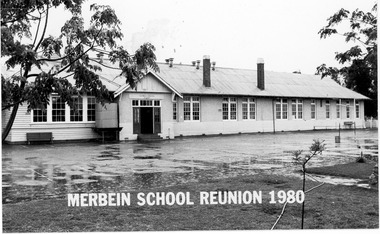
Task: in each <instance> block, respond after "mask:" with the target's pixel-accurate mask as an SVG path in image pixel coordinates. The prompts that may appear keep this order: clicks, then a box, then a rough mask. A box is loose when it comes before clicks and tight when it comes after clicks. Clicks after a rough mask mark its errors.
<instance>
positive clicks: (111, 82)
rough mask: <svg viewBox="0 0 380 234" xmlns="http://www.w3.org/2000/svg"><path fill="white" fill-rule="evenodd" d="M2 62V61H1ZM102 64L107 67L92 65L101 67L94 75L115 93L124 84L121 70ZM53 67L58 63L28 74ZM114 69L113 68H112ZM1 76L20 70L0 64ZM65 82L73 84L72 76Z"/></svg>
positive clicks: (14, 74) (106, 63)
mask: <svg viewBox="0 0 380 234" xmlns="http://www.w3.org/2000/svg"><path fill="white" fill-rule="evenodd" d="M2 62H3V61H2ZM104 64H105V65H107V66H108V67H105V66H101V65H99V64H96V63H93V65H98V66H99V67H101V69H102V70H101V71H97V72H96V74H98V75H99V78H100V80H101V81H102V83H103V85H104V86H106V88H107V89H108V90H109V91H115V90H117V89H118V88H120V87H121V86H122V85H124V84H125V83H126V80H125V78H123V77H121V76H120V73H121V69H119V68H116V67H115V65H113V64H111V63H110V62H109V61H107V60H105V61H104ZM54 66H60V63H57V62H48V63H46V64H44V65H42V66H41V69H38V68H37V67H36V66H33V67H32V69H31V71H30V72H29V74H34V73H37V74H38V73H40V72H42V71H44V72H49V71H50V70H51V69H52V68H53V67H54ZM113 67H115V68H113ZM1 74H2V75H3V76H4V77H5V78H6V79H7V78H10V77H12V76H18V75H20V69H19V66H16V67H14V68H9V69H7V68H6V66H5V65H4V62H3V63H2V67H1ZM69 74H70V73H68V72H66V71H63V72H62V73H60V74H59V75H58V77H66V76H68V75H69ZM66 78H67V80H68V81H69V82H70V83H72V84H74V83H75V81H74V77H73V76H68V77H66ZM28 80H29V81H33V80H34V77H31V78H29V79H28Z"/></svg>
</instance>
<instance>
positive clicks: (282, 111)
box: [276, 99, 288, 119]
mask: <svg viewBox="0 0 380 234" xmlns="http://www.w3.org/2000/svg"><path fill="white" fill-rule="evenodd" d="M276 119H288V100H287V99H277V100H276Z"/></svg>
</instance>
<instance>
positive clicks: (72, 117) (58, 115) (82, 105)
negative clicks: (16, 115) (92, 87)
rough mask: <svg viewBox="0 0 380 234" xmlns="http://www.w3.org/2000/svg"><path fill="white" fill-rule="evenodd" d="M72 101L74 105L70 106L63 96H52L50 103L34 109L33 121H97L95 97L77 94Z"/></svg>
mask: <svg viewBox="0 0 380 234" xmlns="http://www.w3.org/2000/svg"><path fill="white" fill-rule="evenodd" d="M86 99H87V102H86ZM72 102H73V105H72V107H69V106H68V105H67V104H66V103H65V102H64V101H63V99H62V98H61V97H58V96H52V97H51V100H50V105H46V106H45V107H41V108H36V109H34V110H32V116H31V117H32V118H31V122H32V123H41V122H48V123H51V122H54V123H58V122H61V123H62V122H63V123H68V122H93V121H95V106H96V99H95V97H93V96H88V97H86V96H84V97H79V96H76V97H72ZM86 113H87V115H86Z"/></svg>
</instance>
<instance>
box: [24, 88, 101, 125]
mask: <svg viewBox="0 0 380 234" xmlns="http://www.w3.org/2000/svg"><path fill="white" fill-rule="evenodd" d="M76 97H81V98H82V109H81V111H82V120H81V121H71V111H72V108H71V107H70V106H69V105H68V104H67V103H66V102H65V103H64V104H62V102H60V103H59V104H58V105H60V106H59V107H60V108H59V109H58V108H55V109H53V102H55V101H56V100H57V99H58V100H59V99H61V97H60V96H58V95H57V94H55V93H53V94H51V95H50V97H49V105H46V121H44V122H36V121H34V120H35V115H36V112H37V111H38V110H40V109H39V108H36V109H32V111H31V112H30V118H31V120H30V124H32V125H38V124H42V123H43V124H86V123H95V121H96V118H95V117H94V119H95V120H93V121H89V120H88V106H89V103H88V100H90V99H92V98H95V97H94V96H90V95H89V96H87V95H75V96H73V97H72V98H76ZM95 104H96V99H95ZM54 105H56V103H54ZM54 111H56V112H57V111H58V112H61V113H60V114H61V115H60V116H61V117H60V118H58V117H55V116H54V115H53V113H54ZM94 111H95V110H94ZM56 118H58V120H61V121H53V120H56ZM63 119H64V121H63Z"/></svg>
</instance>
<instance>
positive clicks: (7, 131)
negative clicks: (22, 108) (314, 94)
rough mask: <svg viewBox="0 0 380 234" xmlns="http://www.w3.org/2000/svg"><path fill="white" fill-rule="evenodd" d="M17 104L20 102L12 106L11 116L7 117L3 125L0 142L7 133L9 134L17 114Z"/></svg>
mask: <svg viewBox="0 0 380 234" xmlns="http://www.w3.org/2000/svg"><path fill="white" fill-rule="evenodd" d="M19 105H20V104H16V105H14V106H13V108H12V113H11V116H10V117H9V120H8V123H7V126H5V129H4V131H3V133H2V142H4V141H5V139H6V138H7V136H8V134H9V132H10V131H11V129H12V126H13V123H14V121H15V119H16V115H17V111H18V106H19Z"/></svg>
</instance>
